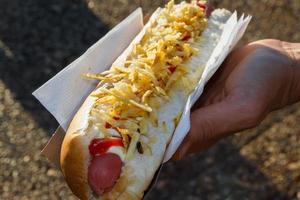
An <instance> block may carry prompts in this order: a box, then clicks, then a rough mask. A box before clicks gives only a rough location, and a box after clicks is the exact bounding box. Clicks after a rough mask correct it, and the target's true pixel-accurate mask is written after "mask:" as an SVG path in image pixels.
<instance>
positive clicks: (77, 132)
mask: <svg viewBox="0 0 300 200" xmlns="http://www.w3.org/2000/svg"><path fill="white" fill-rule="evenodd" d="M230 14H231V13H230V12H229V11H226V10H224V9H222V10H220V9H218V10H215V11H213V12H212V9H211V8H210V7H209V6H208V5H207V4H205V3H204V2H202V1H192V2H191V3H186V2H182V3H180V4H178V5H174V3H173V1H171V2H169V3H168V4H167V5H166V7H165V8H163V9H161V8H158V9H157V10H156V11H155V12H154V14H153V15H152V16H151V18H150V20H149V22H148V23H147V24H146V25H145V26H144V28H143V30H142V31H141V33H140V34H139V35H138V36H137V37H136V38H135V39H134V40H133V41H132V43H131V44H130V46H129V47H128V48H127V49H126V50H125V51H124V52H123V54H122V55H121V56H120V57H119V58H118V59H117V60H116V61H115V62H114V63H113V64H112V67H111V68H110V69H109V70H108V71H105V72H103V73H101V74H86V76H87V77H89V78H95V79H98V80H99V84H98V86H97V88H95V90H94V91H93V92H92V93H91V94H90V95H89V96H88V97H87V99H86V100H85V102H84V103H83V105H82V106H81V108H80V109H79V111H78V112H77V114H76V115H75V117H74V119H73V120H72V122H71V124H70V126H69V128H68V130H67V133H66V137H65V139H64V141H63V145H62V149H61V168H62V171H63V174H64V176H65V178H66V181H67V183H68V185H69V186H70V188H71V190H72V191H73V193H74V194H75V195H76V196H78V197H79V198H80V199H93V198H97V199H142V198H143V194H144V191H145V190H146V189H147V188H148V186H149V184H150V182H151V180H152V178H153V176H154V174H155V172H156V170H157V169H158V167H159V166H160V164H161V162H162V159H163V156H164V152H165V150H166V147H167V144H168V143H169V141H170V140H171V138H172V134H173V132H174V130H175V128H176V125H177V123H178V120H179V119H180V116H181V114H182V111H183V108H184V106H185V103H186V101H187V98H188V96H189V94H190V93H191V92H192V91H193V90H194V89H195V87H196V85H197V83H198V81H199V80H200V78H201V74H202V72H203V70H204V68H205V66H206V63H207V61H208V59H209V58H210V55H211V53H212V51H213V50H214V48H215V47H216V45H217V43H218V41H219V38H220V35H221V33H222V28H223V24H224V23H225V22H226V21H227V19H228V17H229V16H230ZM112 45H117V44H112Z"/></svg>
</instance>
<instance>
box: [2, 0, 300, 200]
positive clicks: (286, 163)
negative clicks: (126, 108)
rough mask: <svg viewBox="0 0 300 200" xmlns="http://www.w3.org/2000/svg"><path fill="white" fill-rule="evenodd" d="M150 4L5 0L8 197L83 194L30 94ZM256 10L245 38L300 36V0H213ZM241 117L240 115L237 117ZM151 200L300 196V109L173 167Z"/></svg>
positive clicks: (4, 190)
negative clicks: (60, 163)
mask: <svg viewBox="0 0 300 200" xmlns="http://www.w3.org/2000/svg"><path fill="white" fill-rule="evenodd" d="M140 2H142V5H143V8H144V9H145V10H146V11H147V12H151V11H152V10H153V9H154V8H155V7H156V6H158V5H160V4H161V3H162V2H163V1H145V0H142V1H139V0H136V1H129V0H85V1H83V0H48V1H36V0H26V1H22V0H14V1H11V0H0V199H75V197H74V196H73V195H72V194H71V192H70V190H69V189H68V187H67V186H66V184H65V182H64V180H63V178H62V176H61V174H60V172H59V171H58V170H57V169H56V168H54V167H53V166H52V165H51V164H50V163H49V162H48V161H47V160H46V159H45V158H44V157H41V156H40V154H39V151H40V150H41V149H42V147H43V146H44V144H45V143H46V141H47V140H48V138H49V136H50V133H51V132H52V131H53V130H54V129H55V127H56V126H57V123H56V122H55V120H54V119H53V118H52V117H51V116H50V115H49V114H48V113H47V112H46V111H45V110H44V109H43V107H42V106H41V105H40V104H39V103H38V102H37V101H36V100H35V99H34V98H33V97H32V96H31V92H32V91H33V90H34V89H35V88H37V87H38V86H39V85H41V84H42V83H43V82H45V81H46V80H48V79H49V78H50V77H52V76H53V75H54V74H55V73H57V72H58V71H59V70H61V69H62V68H63V67H64V66H66V65H67V64H68V63H70V62H71V61H73V60H74V59H75V58H76V57H78V56H79V55H81V54H82V53H83V52H84V51H85V50H86V49H87V48H88V47H89V46H90V45H91V44H93V43H94V42H95V41H97V40H98V39H99V38H100V37H101V36H103V35H104V34H105V33H106V32H107V31H108V30H109V29H110V28H112V27H113V26H114V25H115V24H117V23H118V22H119V21H120V20H121V19H123V18H124V17H125V16H126V15H128V13H129V12H130V11H132V10H133V9H135V8H136V7H137V6H138V5H139V3H140ZM210 2H211V3H212V4H214V5H215V6H216V7H225V8H227V9H229V10H232V11H233V10H238V11H239V13H241V12H245V13H248V14H251V15H253V20H252V22H251V24H250V26H249V29H248V31H247V33H246V35H245V37H244V39H243V42H244V43H245V42H249V41H253V40H257V39H261V38H267V37H271V38H278V39H282V40H287V41H294V42H297V41H298V42H299V41H300V24H299V21H300V14H299V13H300V1H299V0H289V1H277V0H264V1H255V0H250V1H246V0H236V1H230V0H223V1H221V0H211V1H210ZM232 117H234V116H232ZM149 199H174V200H177V199H178V200H181V199H188V200H193V199H203V200H204V199H209V200H214V199H220V200H223V199H237V200H240V199H300V105H299V104H296V105H293V106H290V107H288V108H286V109H284V110H281V111H278V112H276V113H272V114H271V115H270V116H268V117H267V119H266V120H264V122H263V123H262V124H261V125H260V126H259V127H257V128H255V129H252V130H248V131H245V132H242V133H239V134H237V135H235V136H233V137H231V138H228V139H226V140H223V141H221V142H220V143H219V144H218V145H216V146H215V147H213V148H212V149H210V150H208V151H206V152H203V153H201V154H199V155H197V156H192V157H188V158H186V159H184V160H182V161H180V162H176V163H168V164H166V165H165V167H164V168H163V170H162V173H161V177H160V179H159V181H158V183H157V185H156V186H155V188H154V190H153V191H152V193H151V194H150V196H149Z"/></svg>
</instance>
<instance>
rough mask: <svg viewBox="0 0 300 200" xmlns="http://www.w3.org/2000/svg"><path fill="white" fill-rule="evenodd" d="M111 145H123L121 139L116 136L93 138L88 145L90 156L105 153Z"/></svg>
mask: <svg viewBox="0 0 300 200" xmlns="http://www.w3.org/2000/svg"><path fill="white" fill-rule="evenodd" d="M112 146H120V147H124V144H123V141H122V139H121V138H116V137H111V138H96V139H93V140H92V141H91V143H90V145H89V151H90V154H91V155H92V156H99V155H101V154H104V153H106V152H107V150H108V149H109V148H110V147H112Z"/></svg>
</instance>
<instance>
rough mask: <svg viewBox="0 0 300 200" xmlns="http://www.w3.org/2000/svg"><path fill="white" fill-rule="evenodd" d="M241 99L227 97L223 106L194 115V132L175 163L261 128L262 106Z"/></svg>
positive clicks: (177, 155) (210, 106)
mask: <svg viewBox="0 0 300 200" xmlns="http://www.w3.org/2000/svg"><path fill="white" fill-rule="evenodd" d="M239 98H240V97H227V98H226V99H224V100H223V101H222V102H219V103H215V104H212V105H209V106H206V107H203V108H200V109H198V110H196V111H194V112H193V113H192V115H191V129H190V131H189V133H188V135H187V136H186V138H185V139H184V141H183V143H182V144H181V146H180V147H179V149H178V150H177V152H176V153H175V155H174V156H173V160H179V159H182V158H183V157H184V156H185V155H186V154H190V153H196V152H199V151H201V150H204V149H207V148H209V147H210V146H212V145H213V144H215V143H216V142H217V141H218V140H219V139H221V138H223V137H225V136H227V135H229V134H231V133H235V132H237V131H240V130H243V129H246V128H250V127H253V126H255V125H257V124H258V122H259V120H260V117H259V114H258V113H260V111H259V110H258V109H259V106H257V105H256V104H255V103H251V102H249V101H245V99H244V100H241V99H239Z"/></svg>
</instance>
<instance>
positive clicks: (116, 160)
mask: <svg viewBox="0 0 300 200" xmlns="http://www.w3.org/2000/svg"><path fill="white" fill-rule="evenodd" d="M121 168H122V160H121V158H120V157H119V156H118V155H117V154H114V153H105V154H101V155H99V156H95V157H93V159H92V160H91V163H90V165H89V168H88V183H89V185H90V187H91V189H92V190H93V191H94V192H95V193H96V194H97V195H102V194H103V193H104V192H108V191H109V190H110V189H111V188H112V187H113V186H114V184H115V182H116V181H117V180H118V178H119V176H120V173H121Z"/></svg>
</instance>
